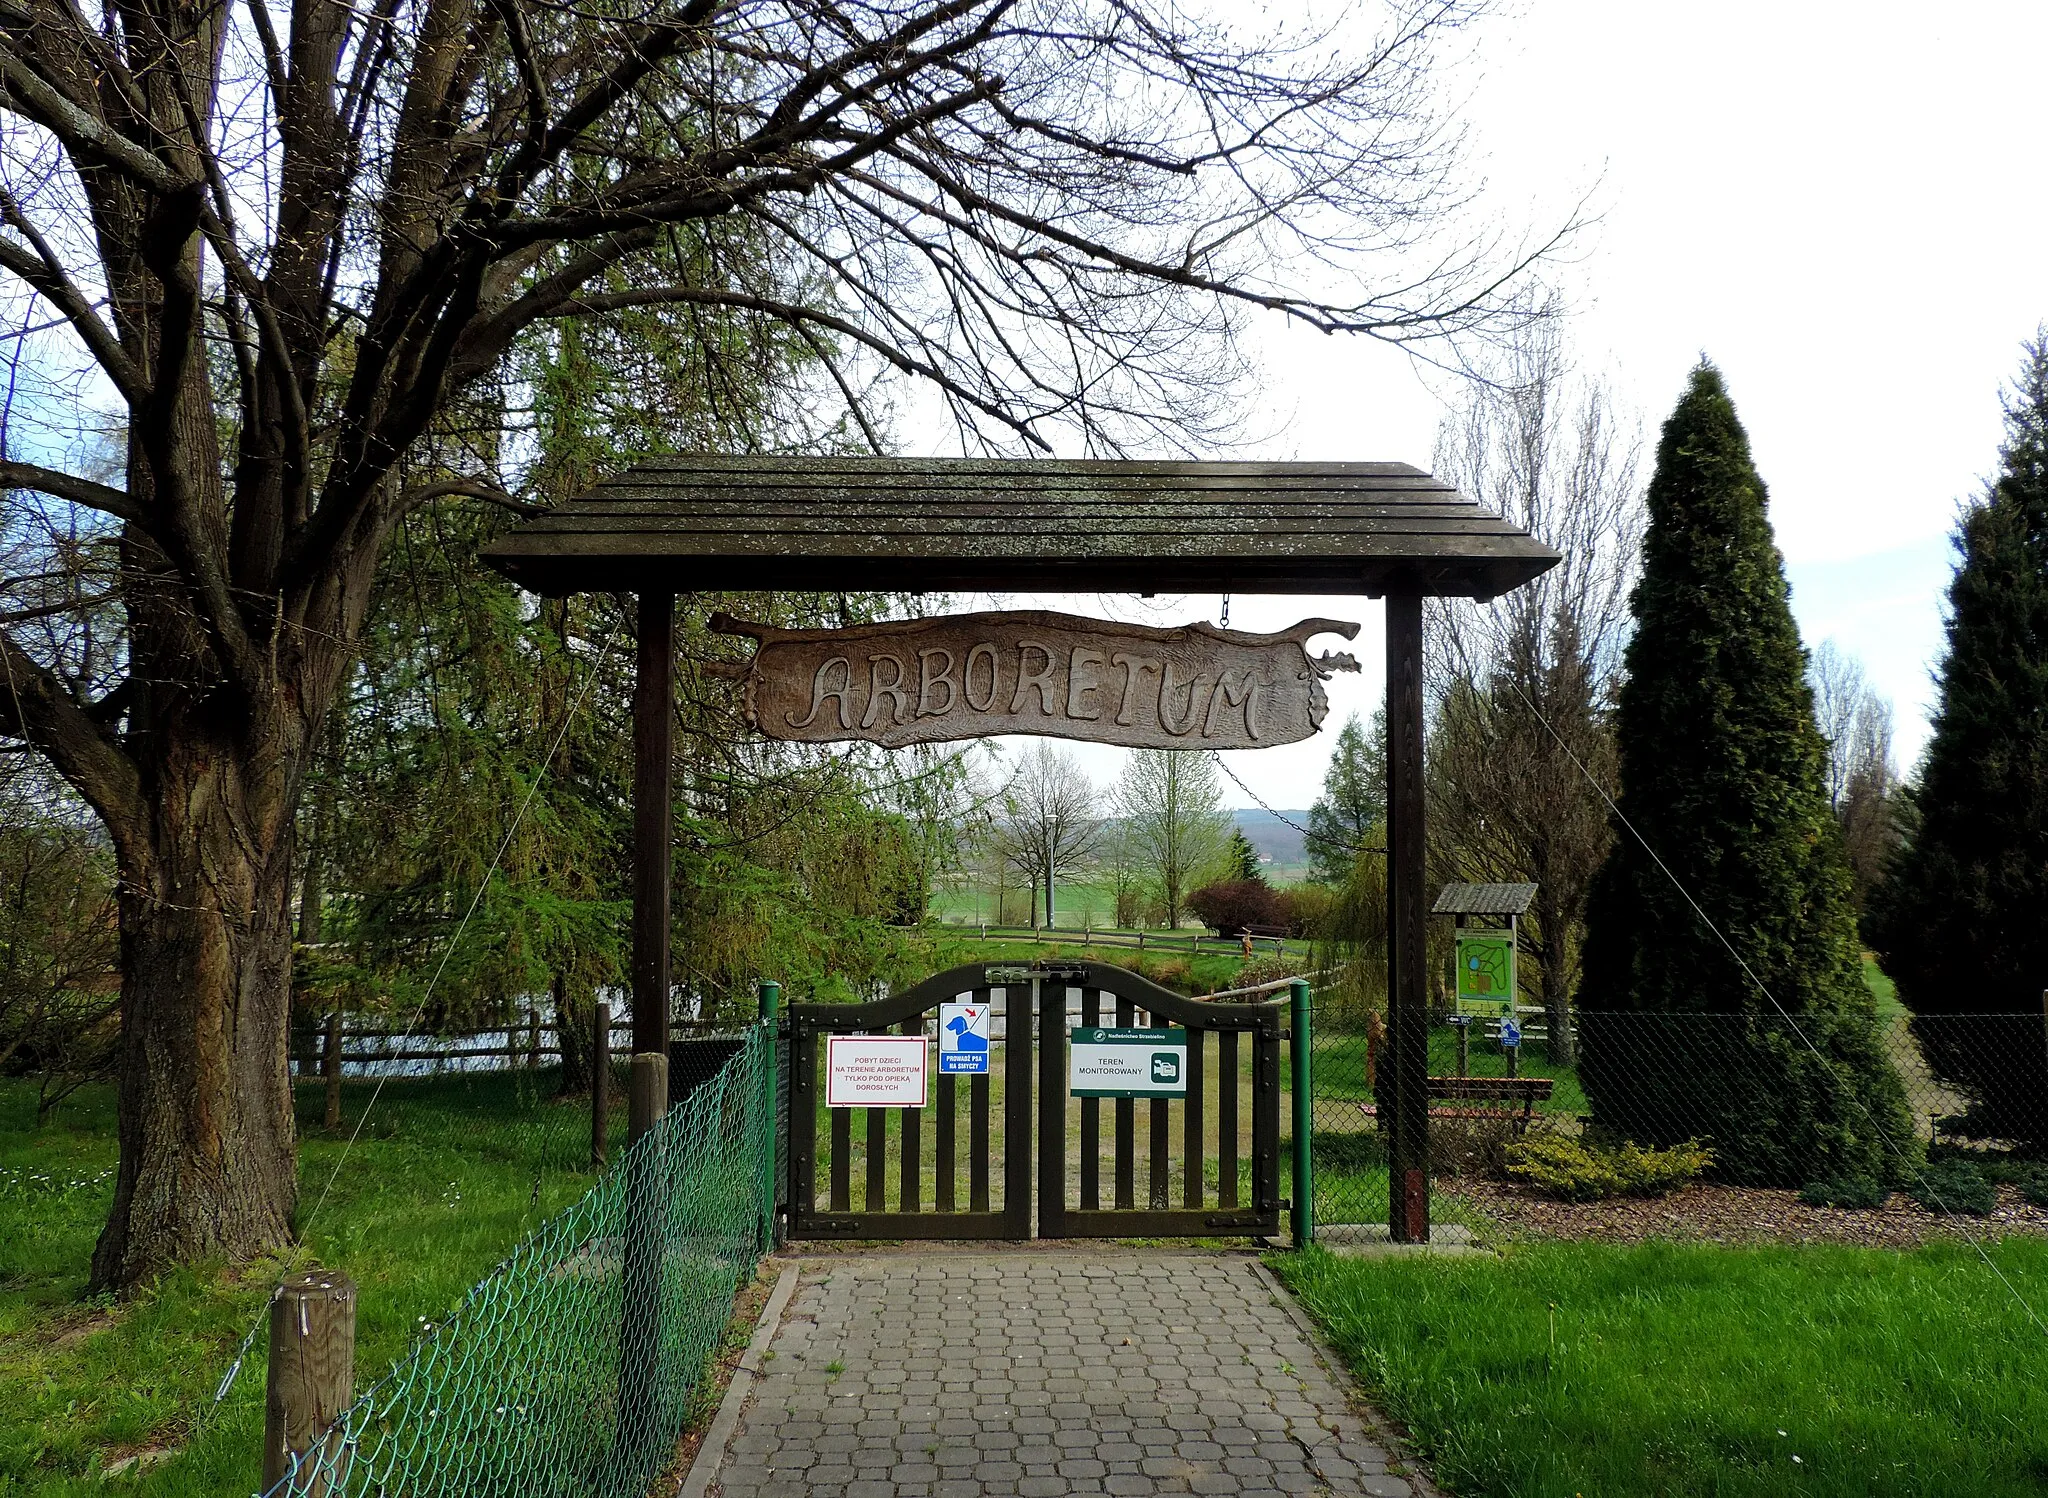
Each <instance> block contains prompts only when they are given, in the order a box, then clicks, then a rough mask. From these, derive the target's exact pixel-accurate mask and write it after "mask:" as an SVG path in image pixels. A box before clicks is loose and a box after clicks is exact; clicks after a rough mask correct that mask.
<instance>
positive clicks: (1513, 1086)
mask: <svg viewBox="0 0 2048 1498" xmlns="http://www.w3.org/2000/svg"><path fill="white" fill-rule="evenodd" d="M1556 1086H1557V1083H1556V1082H1555V1081H1553V1080H1552V1079H1551V1078H1549V1077H1431V1078H1430V1079H1429V1100H1430V1104H1431V1107H1430V1110H1429V1116H1430V1117H1431V1118H1460V1119H1488V1118H1493V1119H1505V1120H1507V1121H1508V1122H1509V1123H1511V1124H1513V1125H1514V1129H1515V1132H1516V1133H1517V1134H1519V1133H1521V1132H1522V1131H1523V1130H1525V1129H1527V1128H1528V1127H1529V1121H1530V1120H1531V1119H1532V1118H1534V1117H1535V1116H1536V1105H1537V1104H1538V1103H1547V1102H1549V1101H1550V1094H1551V1092H1552V1090H1553V1089H1555V1088H1556ZM1440 1102H1442V1103H1454V1104H1465V1105H1466V1106H1463V1107H1447V1108H1439V1107H1437V1106H1435V1105H1436V1104H1437V1103H1440ZM1474 1103H1507V1104H1510V1105H1512V1104H1515V1103H1520V1104H1521V1105H1522V1111H1521V1112H1519V1113H1517V1112H1515V1111H1514V1109H1513V1107H1512V1106H1509V1107H1505V1108H1494V1107H1473V1106H1470V1105H1471V1104H1474ZM1358 1106H1359V1110H1360V1111H1361V1112H1363V1113H1364V1114H1365V1116H1366V1117H1367V1118H1377V1117H1379V1111H1380V1110H1379V1105H1378V1104H1376V1103H1360V1104H1359V1105H1358Z"/></svg>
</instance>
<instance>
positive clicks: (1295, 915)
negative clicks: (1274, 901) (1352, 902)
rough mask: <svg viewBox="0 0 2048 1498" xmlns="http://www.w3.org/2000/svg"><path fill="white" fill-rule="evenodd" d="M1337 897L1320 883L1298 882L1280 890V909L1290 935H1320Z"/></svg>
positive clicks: (1327, 921)
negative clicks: (1291, 886) (1289, 887)
mask: <svg viewBox="0 0 2048 1498" xmlns="http://www.w3.org/2000/svg"><path fill="white" fill-rule="evenodd" d="M1336 903H1337V897H1336V895H1335V894H1333V893H1332V892H1331V891H1330V890H1329V889H1327V888H1325V887H1324V886H1323V885H1320V884H1297V885H1295V886H1294V887H1293V888H1291V889H1283V890H1281V891H1280V911H1281V915H1282V918H1283V919H1284V920H1285V921H1286V922H1287V934H1288V935H1289V936H1305V937H1320V936H1321V935H1322V934H1323V931H1324V928H1325V927H1326V926H1327V925H1328V923H1329V920H1330V913H1331V911H1332V910H1333V909H1334V908H1335V906H1336Z"/></svg>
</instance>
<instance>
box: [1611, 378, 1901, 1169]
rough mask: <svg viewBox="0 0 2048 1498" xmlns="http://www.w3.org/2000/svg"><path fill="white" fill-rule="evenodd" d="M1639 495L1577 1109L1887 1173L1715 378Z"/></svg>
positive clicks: (1764, 582)
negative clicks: (1635, 569) (1640, 524)
mask: <svg viewBox="0 0 2048 1498" xmlns="http://www.w3.org/2000/svg"><path fill="white" fill-rule="evenodd" d="M1646 498H1647V503H1648V510H1649V529H1648V533H1647V535H1646V536H1645V538H1644V545H1643V571H1642V576H1641V578H1640V580H1639V581H1638V582H1637V584H1636V589H1635V593H1634V596H1633V600H1632V606H1633V609H1634V613H1635V619H1636V632H1635V635H1634V637H1633V639H1632V641H1631V642H1630V645H1629V648H1628V655H1627V663H1626V666H1627V672H1626V677H1625V680H1624V683H1623V685H1622V688H1621V693H1620V699H1619V703H1618V707H1617V721H1616V734H1617V740H1618V745H1619V752H1620V761H1621V773H1620V784H1621V796H1620V807H1621V812H1622V816H1623V817H1624V818H1625V819H1626V823H1627V825H1617V826H1616V828H1615V834H1616V835H1615V842H1614V848H1613V851H1612V852H1611V853H1610V854H1609V856H1608V859H1607V862H1606V863H1605V864H1604V865H1603V866H1602V868H1601V871H1600V874H1599V876H1598V878H1597V879H1596V881H1595V883H1594V888H1593V893H1592V897H1591V901H1590V903H1589V907H1588V911H1587V937H1586V952H1585V968H1584V972H1585V978H1584V984H1583V987H1582V989H1581V992H1580V996H1579V1011H1580V1017H1581V1027H1580V1043H1581V1046H1582V1048H1583V1050H1582V1057H1581V1079H1582V1081H1583V1083H1584V1085H1585V1088H1586V1092H1587V1095H1588V1097H1589V1098H1590V1099H1591V1100H1592V1103H1593V1109H1594V1115H1595V1117H1596V1118H1597V1119H1598V1121H1599V1122H1600V1123H1601V1124H1603V1125H1605V1126H1607V1127H1609V1128H1612V1129H1614V1130H1615V1131H1617V1132H1619V1133H1621V1134H1624V1135H1627V1136H1628V1137H1630V1138H1633V1139H1636V1140H1638V1141H1640V1142H1644V1143H1654V1144H1670V1143H1674V1142H1677V1141H1679V1140H1682V1139H1686V1138H1688V1137H1694V1136H1697V1137H1701V1138H1705V1139H1707V1140H1709V1141H1710V1142H1711V1143H1712V1145H1713V1148H1714V1150H1715V1154H1716V1159H1717V1170H1718V1172H1719V1173H1720V1174H1721V1175H1722V1176H1723V1177H1724V1178H1726V1179H1729V1180H1733V1181H1737V1182H1742V1183H1746V1184H1757V1185H1780V1186H1785V1185H1793V1186H1796V1185H1799V1184H1801V1183H1802V1182H1805V1181H1809V1180H1814V1179H1818V1178H1823V1177H1830V1176H1838V1175H1844V1174H1848V1173H1851V1172H1856V1173H1863V1174H1871V1175H1878V1176H1881V1177H1885V1178H1891V1177H1894V1176H1895V1174H1896V1166H1895V1163H1894V1162H1895V1160H1896V1155H1895V1153H1894V1152H1893V1151H1892V1150H1891V1149H1889V1148H1887V1146H1886V1143H1885V1137H1884V1136H1889V1139H1890V1141H1891V1143H1892V1144H1895V1145H1900V1146H1904V1145H1905V1144H1906V1143H1907V1142H1908V1140H1909V1138H1910V1131H1909V1129H1908V1127H1907V1119H1906V1113H1905V1106H1904V1095H1903V1092H1902V1090H1901V1088H1900V1085H1899V1081H1898V1078H1897V1075H1896V1074H1895V1073H1894V1072H1893V1070H1892V1068H1891V1065H1890V1062H1889V1060H1888V1058H1887V1056H1886V1053H1885V1050H1884V1047H1883V1045H1882V1043H1881V1039H1880V1032H1879V1026H1878V1021H1877V1015H1876V1008H1875V1004H1874V1002H1873V1000H1872V998H1871V995H1870V992H1869V990H1868V989H1867V988H1866V986H1865V985H1864V982H1863V977H1862V954H1861V950H1860V948H1859V946H1858V943H1857V939H1856V927H1855V916H1854V913H1853V910H1852V907H1851V903H1850V881H1849V871H1848V867H1847V863H1846V861H1845V859H1844V856H1843V852H1842V844H1841V834H1840V832H1839V830H1838V828H1837V827H1836V824H1835V820H1834V817H1833V814H1832V813H1831V811H1830V809H1829V806H1828V800H1827V792H1826V789H1825V783H1824V763H1825V759H1826V754H1827V745H1826V742H1825V741H1824V740H1823V739H1822V737H1821V735H1820V731H1819V729H1818V728H1817V727H1816V726H1815V723H1814V710H1813V692H1812V689H1811V687H1810V686H1809V685H1808V683H1807V678H1806V664H1807V663H1806V652H1805V650H1804V648H1803V647H1802V646H1801V644H1800V641H1799V633H1798V630H1797V628H1796V627H1795V625H1794V623H1793V620H1792V613H1791V609H1790V606H1789V603H1788V595H1787V589H1786V585H1785V575H1784V567H1783V563H1782V561H1781V560H1780V558H1779V555H1778V550H1777V546H1776V544H1775V543H1774V541H1773V539H1772V535H1771V527H1770V522H1769V520H1768V518H1767V517H1766V515H1765V492H1764V486H1763V483H1762V481H1761V480H1760V479H1759V478H1758V476H1757V473H1756V469H1755V467H1754V465H1753V464H1752V463H1751V460H1750V453H1749V440H1748V438H1747V436H1746V435H1745V434H1744V432H1743V429H1742V426H1741V423H1740V422H1739V421H1738V420H1737V419H1736V415H1735V407H1734V404H1733V402H1731V401H1730V400H1729V398H1728V392H1727V390H1726V388H1725V386H1724V385H1723V383H1722V379H1721V375H1720V372H1719V371H1718V370H1716V369H1714V368H1713V367H1712V366H1711V365H1708V364H1705V363H1702V364H1701V365H1700V367H1699V368H1698V369H1696V370H1694V371H1693V375H1692V380H1691V384H1690V387H1689V388H1688V389H1687V391H1686V394H1685V396H1684V397H1683V399H1681V400H1680V401H1679V403H1678V407H1677V409H1676V410H1675V411H1674V412H1673V413H1672V416H1671V419H1670V420H1669V421H1667V422H1666V423H1665V425H1664V431H1663V437H1662V440H1661V442H1660V443H1659V446H1658V451H1657V470H1656V474H1655V476H1654V477H1653V478H1652V479H1651V481H1650V486H1649V491H1648V494H1647V496H1646ZM1630 827H1633V829H1634V831H1633V832H1631V831H1630ZM1636 834H1640V835H1641V837H1642V838H1643V839H1644V840H1647V842H1648V843H1649V845H1650V846H1651V847H1652V848H1654V849H1655V850H1656V854H1657V856H1658V857H1660V858H1661V859H1662V861H1663V863H1664V865H1666V866H1667V867H1668V868H1669V870H1670V874H1671V875H1675V876H1676V879H1677V881H1678V883H1677V884H1676V885H1675V884H1674V883H1673V880H1672V878H1671V877H1670V876H1667V874H1666V873H1665V872H1664V870H1663V869H1662V868H1660V867H1659V866H1658V863H1657V860H1656V859H1655V858H1653V857H1652V856H1651V854H1650V852H1649V851H1648V850H1646V849H1645V847H1644V845H1643V842H1640V841H1638V839H1637V836H1636ZM1678 885H1682V886H1683V890H1682V891H1681V889H1680V888H1679V887H1678ZM1688 895H1689V896H1690V899H1688ZM1694 902H1697V906H1698V909H1695V908H1694ZM1702 911H1703V912H1704V913H1705V916H1706V917H1707V919H1710V920H1711V921H1712V922H1713V923H1714V925H1715V926H1718V927H1719V929H1720V931H1721V932H1722V933H1723V934H1725V936H1726V938H1727V940H1728V942H1730V943H1732V944H1733V946H1734V948H1735V951H1736V952H1739V953H1740V954H1741V959H1742V960H1741V962H1738V961H1737V960H1736V958H1735V956H1734V955H1732V954H1731V953H1730V951H1729V948H1728V947H1727V946H1726V945H1724V944H1723V942H1722V939H1721V937H1720V936H1717V935H1716V934H1715V931H1714V930H1713V929H1711V928H1710V927H1709V926H1708V924H1707V920H1705V919H1702V917H1701V912H1702ZM1744 964H1746V965H1747V968H1748V972H1745V971H1744ZM1752 974H1753V975H1754V978H1752V976H1751V975H1752ZM1759 984H1761V985H1762V987H1763V988H1764V989H1768V996H1767V995H1766V994H1765V993H1764V992H1762V991H1760V990H1759ZM1781 1008H1782V1010H1783V1011H1784V1012H1785V1014H1786V1015H1789V1016H1790V1019H1791V1021H1792V1022H1793V1023H1791V1024H1788V1023H1787V1022H1786V1020H1785V1017H1784V1016H1782V1015H1781V1014H1780V1012H1779V1011H1780V1009H1781ZM1681 1016H1682V1018H1681ZM1794 1025H1796V1030H1795V1028H1794ZM1809 1043H1810V1045H1809ZM1816 1051H1818V1054H1815V1052H1816Z"/></svg>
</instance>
